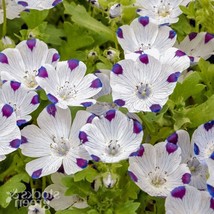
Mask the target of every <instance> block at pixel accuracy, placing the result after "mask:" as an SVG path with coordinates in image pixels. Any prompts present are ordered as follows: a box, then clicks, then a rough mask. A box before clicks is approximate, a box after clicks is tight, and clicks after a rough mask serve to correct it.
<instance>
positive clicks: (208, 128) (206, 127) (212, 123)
mask: <svg viewBox="0 0 214 214" xmlns="http://www.w3.org/2000/svg"><path fill="white" fill-rule="evenodd" d="M213 126H214V120H211V121H209V122H207V123H205V124H204V128H205V129H206V130H207V131H209V130H210V129H212V128H213Z"/></svg>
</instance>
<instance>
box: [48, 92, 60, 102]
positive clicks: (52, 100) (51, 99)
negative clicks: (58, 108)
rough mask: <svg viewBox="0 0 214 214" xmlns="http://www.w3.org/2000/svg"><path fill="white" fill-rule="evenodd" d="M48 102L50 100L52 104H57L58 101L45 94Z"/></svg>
mask: <svg viewBox="0 0 214 214" xmlns="http://www.w3.org/2000/svg"><path fill="white" fill-rule="evenodd" d="M47 97H48V100H50V101H51V102H52V103H53V104H56V103H58V99H57V98H56V97H55V96H53V95H52V94H47Z"/></svg>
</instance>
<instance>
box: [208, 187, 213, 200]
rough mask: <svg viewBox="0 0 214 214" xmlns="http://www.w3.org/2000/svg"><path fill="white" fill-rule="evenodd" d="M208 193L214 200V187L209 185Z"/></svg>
mask: <svg viewBox="0 0 214 214" xmlns="http://www.w3.org/2000/svg"><path fill="white" fill-rule="evenodd" d="M207 191H208V192H209V193H210V195H211V196H212V198H214V187H213V186H211V185H209V184H207Z"/></svg>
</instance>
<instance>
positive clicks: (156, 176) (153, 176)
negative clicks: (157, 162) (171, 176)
mask: <svg viewBox="0 0 214 214" xmlns="http://www.w3.org/2000/svg"><path fill="white" fill-rule="evenodd" d="M148 176H149V178H150V182H151V184H152V185H153V186H154V187H160V186H162V185H164V184H165V183H166V177H167V172H166V171H165V172H164V175H163V172H160V168H159V167H158V166H156V167H155V171H154V172H149V173H148Z"/></svg>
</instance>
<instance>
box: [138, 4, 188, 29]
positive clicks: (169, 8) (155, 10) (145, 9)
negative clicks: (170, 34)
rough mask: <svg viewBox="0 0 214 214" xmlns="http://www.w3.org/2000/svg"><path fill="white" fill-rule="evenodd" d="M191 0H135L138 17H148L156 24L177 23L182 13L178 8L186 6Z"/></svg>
mask: <svg viewBox="0 0 214 214" xmlns="http://www.w3.org/2000/svg"><path fill="white" fill-rule="evenodd" d="M190 1H191V0H152V1H150V0H136V4H135V5H136V6H138V7H139V9H138V10H137V13H138V14H139V15H140V16H149V17H150V18H151V20H152V21H154V22H156V23H157V24H159V25H161V24H171V23H176V22H177V21H178V16H179V15H180V14H181V13H182V11H181V10H180V8H179V6H180V5H183V6H186V5H187V4H188V3H189V2H190Z"/></svg>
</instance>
